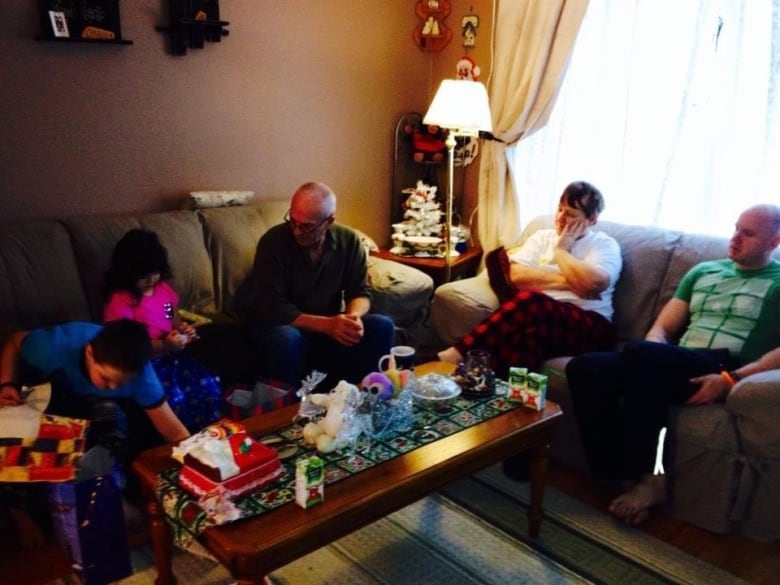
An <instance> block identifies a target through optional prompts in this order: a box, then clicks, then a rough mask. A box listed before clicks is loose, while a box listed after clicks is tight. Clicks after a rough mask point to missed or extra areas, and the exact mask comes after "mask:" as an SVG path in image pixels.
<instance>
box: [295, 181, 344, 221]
mask: <svg viewBox="0 0 780 585" xmlns="http://www.w3.org/2000/svg"><path fill="white" fill-rule="evenodd" d="M290 209H291V210H295V211H300V212H301V213H302V214H304V213H305V214H306V215H307V216H309V217H310V218H313V219H315V220H321V219H324V218H326V217H329V216H331V215H334V214H335V213H336V194H335V193H334V192H333V189H331V188H330V187H328V186H327V185H326V184H325V183H318V182H311V183H305V184H303V185H301V186H300V187H298V189H297V190H296V191H295V193H294V194H293V196H292V202H291V203H290Z"/></svg>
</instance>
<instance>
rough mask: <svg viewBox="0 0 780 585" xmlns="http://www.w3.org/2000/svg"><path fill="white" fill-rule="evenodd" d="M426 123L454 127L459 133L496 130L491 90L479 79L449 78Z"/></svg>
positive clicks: (433, 103)
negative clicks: (492, 112)
mask: <svg viewBox="0 0 780 585" xmlns="http://www.w3.org/2000/svg"><path fill="white" fill-rule="evenodd" d="M423 124H428V125H435V126H439V127H440V128H446V129H448V130H451V131H452V133H453V134H456V135H459V136H477V135H478V133H479V131H480V130H482V131H484V132H492V131H493V122H492V120H491V118H490V104H489V102H488V94H487V89H486V88H485V86H484V84H482V83H480V82H479V81H470V80H468V79H445V80H444V81H442V82H441V85H440V86H439V90H438V91H437V92H436V95H435V96H433V101H432V102H431V106H430V107H429V108H428V113H426V114H425V117H424V118H423Z"/></svg>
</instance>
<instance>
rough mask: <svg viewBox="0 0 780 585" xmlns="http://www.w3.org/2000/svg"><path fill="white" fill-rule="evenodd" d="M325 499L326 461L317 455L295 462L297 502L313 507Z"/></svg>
mask: <svg viewBox="0 0 780 585" xmlns="http://www.w3.org/2000/svg"><path fill="white" fill-rule="evenodd" d="M324 500H325V463H323V461H322V459H320V458H319V457H317V456H316V455H310V456H308V457H301V458H300V459H298V461H296V462H295V503H296V504H298V505H299V506H300V507H301V508H311V507H313V506H316V505H317V504H320V503H322V502H323V501H324Z"/></svg>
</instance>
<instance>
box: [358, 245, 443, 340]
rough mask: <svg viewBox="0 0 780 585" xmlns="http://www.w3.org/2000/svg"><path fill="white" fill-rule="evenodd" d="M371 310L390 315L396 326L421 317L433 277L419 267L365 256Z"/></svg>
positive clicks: (403, 325)
mask: <svg viewBox="0 0 780 585" xmlns="http://www.w3.org/2000/svg"><path fill="white" fill-rule="evenodd" d="M368 285H369V288H370V290H371V295H372V297H373V299H372V301H371V310H372V311H373V312H375V313H383V314H385V315H387V316H389V317H390V318H392V319H393V321H394V322H395V324H396V325H397V326H399V327H410V326H412V325H414V324H415V323H418V322H421V321H423V320H424V319H425V318H426V316H427V312H428V303H429V301H430V298H431V295H433V279H432V278H431V277H430V276H428V275H427V274H425V273H424V272H423V271H421V270H417V269H416V268H414V267H412V266H406V265H405V264H401V263H400V262H393V261H392V260H386V259H384V258H377V257H375V256H369V257H368Z"/></svg>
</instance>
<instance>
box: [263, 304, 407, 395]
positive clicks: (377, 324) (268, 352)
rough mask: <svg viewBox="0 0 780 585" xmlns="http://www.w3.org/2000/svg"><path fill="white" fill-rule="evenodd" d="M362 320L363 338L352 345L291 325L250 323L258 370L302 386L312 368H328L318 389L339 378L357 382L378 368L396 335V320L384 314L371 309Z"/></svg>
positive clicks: (332, 385) (332, 384)
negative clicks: (371, 311) (380, 359)
mask: <svg viewBox="0 0 780 585" xmlns="http://www.w3.org/2000/svg"><path fill="white" fill-rule="evenodd" d="M362 321H363V330H364V334H363V338H362V339H361V340H360V342H359V343H358V344H356V345H353V346H345V345H342V344H340V343H338V342H337V341H335V340H333V339H331V338H330V337H328V336H327V335H322V334H317V333H308V332H304V331H301V330H300V329H298V328H296V327H292V326H290V325H282V326H278V327H263V326H257V325H250V329H251V332H252V339H253V341H254V343H255V348H256V350H257V355H258V356H259V359H260V364H259V366H260V367H259V371H260V373H261V374H262V375H264V376H267V377H268V378H271V379H273V380H279V381H281V382H284V383H286V384H289V385H291V386H299V385H300V383H301V380H302V379H303V378H304V377H305V376H307V375H308V374H309V373H311V371H312V370H318V371H321V372H325V373H326V374H328V378H327V380H326V381H325V382H323V383H322V384H321V385H320V387H318V388H317V390H319V391H327V390H330V389H331V388H332V387H334V386H335V385H336V384H337V383H338V382H339V380H346V381H347V382H351V383H353V384H357V383H359V382H360V381H361V380H362V379H363V377H364V376H365V375H366V374H367V373H369V372H372V371H375V370H376V369H377V362H378V361H379V358H380V357H382V356H383V355H385V354H386V353H389V351H390V347H391V346H392V345H393V339H394V336H395V325H394V324H393V320H392V319H390V318H389V317H387V316H385V315H380V314H377V313H369V314H367V315H364V316H363V317H362Z"/></svg>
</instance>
